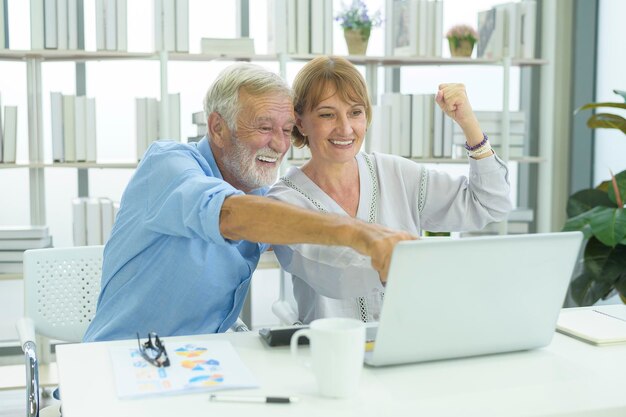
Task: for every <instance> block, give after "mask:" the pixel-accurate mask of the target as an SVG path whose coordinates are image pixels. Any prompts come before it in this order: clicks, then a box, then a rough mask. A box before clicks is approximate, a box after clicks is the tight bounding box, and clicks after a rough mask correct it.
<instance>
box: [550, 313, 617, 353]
mask: <svg viewBox="0 0 626 417" xmlns="http://www.w3.org/2000/svg"><path fill="white" fill-rule="evenodd" d="M556 329H557V330H558V331H559V332H561V333H563V334H566V335H569V336H572V337H575V338H577V339H580V340H582V341H585V342H588V343H591V344H593V345H598V346H603V345H616V344H620V343H626V305H624V304H615V305H603V306H592V307H580V308H566V309H564V310H563V311H561V314H560V315H559V319H558V321H557V324H556Z"/></svg>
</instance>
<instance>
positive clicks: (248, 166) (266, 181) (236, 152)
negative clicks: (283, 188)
mask: <svg viewBox="0 0 626 417" xmlns="http://www.w3.org/2000/svg"><path fill="white" fill-rule="evenodd" d="M231 143H232V145H233V146H232V148H230V149H229V150H228V152H227V153H225V154H224V159H223V160H224V167H225V168H226V169H227V170H228V171H229V172H230V173H231V174H233V176H235V177H236V178H237V179H238V181H239V182H240V183H241V184H242V185H243V186H244V187H246V188H249V189H251V190H253V189H256V188H260V187H266V186H269V185H272V184H273V183H274V182H275V181H276V178H277V175H278V166H279V162H280V157H281V155H280V154H278V153H276V152H275V151H273V150H272V149H271V148H270V147H268V146H266V147H264V148H262V149H259V150H257V151H252V150H251V149H250V148H248V147H247V146H246V145H244V144H243V143H241V142H240V141H239V139H237V138H236V137H235V136H234V135H233V136H232V141H231ZM259 155H265V156H268V157H271V158H278V161H277V163H276V165H275V166H266V167H263V166H258V165H257V164H256V159H257V157H258V156H259Z"/></svg>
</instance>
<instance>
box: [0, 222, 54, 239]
mask: <svg viewBox="0 0 626 417" xmlns="http://www.w3.org/2000/svg"><path fill="white" fill-rule="evenodd" d="M47 236H48V226H37V225H32V226H31V225H27V226H0V239H41V238H45V237H47Z"/></svg>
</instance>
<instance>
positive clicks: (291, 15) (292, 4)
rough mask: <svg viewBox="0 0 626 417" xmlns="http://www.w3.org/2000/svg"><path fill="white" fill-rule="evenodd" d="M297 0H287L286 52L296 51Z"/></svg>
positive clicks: (295, 52) (292, 52)
mask: <svg viewBox="0 0 626 417" xmlns="http://www.w3.org/2000/svg"><path fill="white" fill-rule="evenodd" d="M297 3H298V1H297V0H287V53H288V54H297V53H298V33H297V32H298V30H297V28H296V23H297V21H298V10H297Z"/></svg>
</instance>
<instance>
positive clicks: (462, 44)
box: [448, 39, 474, 57]
mask: <svg viewBox="0 0 626 417" xmlns="http://www.w3.org/2000/svg"><path fill="white" fill-rule="evenodd" d="M448 44H449V45H450V55H452V56H461V57H469V56H472V51H473V50H474V42H472V41H468V40H467V39H461V40H458V41H455V40H454V39H448Z"/></svg>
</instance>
